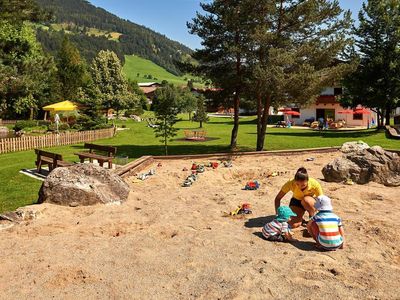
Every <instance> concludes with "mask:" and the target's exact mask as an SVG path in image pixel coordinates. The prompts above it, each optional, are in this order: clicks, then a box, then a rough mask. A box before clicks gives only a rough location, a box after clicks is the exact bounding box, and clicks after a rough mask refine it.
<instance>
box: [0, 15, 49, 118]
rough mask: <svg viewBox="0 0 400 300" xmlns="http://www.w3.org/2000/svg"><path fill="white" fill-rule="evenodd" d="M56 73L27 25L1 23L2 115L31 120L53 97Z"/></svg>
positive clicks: (0, 70)
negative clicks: (43, 103) (44, 103)
mask: <svg viewBox="0 0 400 300" xmlns="http://www.w3.org/2000/svg"><path fill="white" fill-rule="evenodd" d="M55 71H56V68H55V64H54V61H53V59H52V58H51V57H48V56H46V55H44V54H43V52H42V49H41V47H40V44H39V43H38V42H37V41H36V37H35V32H34V30H33V29H32V28H31V27H30V26H29V25H27V24H17V25H15V24H11V23H9V22H7V21H0V74H1V79H0V81H1V85H2V88H1V89H0V102H1V104H0V107H1V112H0V113H1V114H2V115H5V116H7V117H15V116H16V115H19V116H21V115H22V116H24V117H28V116H30V117H31V118H33V117H34V113H35V111H37V109H38V108H39V107H40V106H41V104H42V102H46V100H48V99H50V98H51V96H52V95H53V93H54V88H55V87H56V84H55V82H54V77H55Z"/></svg>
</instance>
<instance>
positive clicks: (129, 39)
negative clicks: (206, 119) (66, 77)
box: [36, 0, 192, 75]
mask: <svg viewBox="0 0 400 300" xmlns="http://www.w3.org/2000/svg"><path fill="white" fill-rule="evenodd" d="M36 1H37V2H38V3H39V5H40V6H41V7H42V8H44V9H47V10H50V11H52V12H53V15H54V17H55V20H53V21H52V22H51V23H58V24H68V25H69V27H70V28H69V30H68V33H67V34H69V35H70V39H71V40H72V41H73V42H75V44H76V45H77V46H78V48H79V49H80V50H81V52H82V53H83V55H84V56H85V57H86V58H87V59H89V60H91V59H92V58H93V56H94V55H95V53H96V52H97V51H98V50H101V49H110V50H113V51H115V52H116V53H117V55H118V56H119V57H120V58H121V59H123V58H124V55H131V54H136V55H139V56H141V57H144V58H146V59H149V60H151V61H152V62H154V63H155V64H157V65H159V66H161V67H163V68H165V69H166V70H168V71H169V72H171V73H173V74H176V75H181V74H180V71H179V69H178V68H177V61H181V60H182V57H186V56H187V55H188V54H191V52H192V51H191V49H189V48H188V47H186V46H184V45H182V44H180V43H178V42H175V41H172V40H170V39H168V38H167V37H166V36H164V35H161V34H159V33H156V32H154V31H152V30H150V29H148V28H146V27H144V26H140V25H137V24H135V23H133V22H130V21H127V20H123V19H121V18H119V17H117V16H115V15H113V14H111V13H109V12H107V11H106V10H104V9H102V8H98V7H95V6H94V5H92V4H90V3H89V2H88V1H85V0H36ZM45 25H50V24H45ZM93 29H97V30H99V31H102V32H106V33H110V35H111V34H112V33H117V34H118V35H119V36H118V39H114V40H113V39H110V38H109V37H107V36H96V35H95V34H90V31H93ZM63 34H66V31H64V30H62V31H57V30H53V29H52V27H50V29H48V30H43V29H41V28H39V29H38V38H39V40H40V41H41V42H42V44H43V45H44V47H45V49H46V50H48V51H51V52H52V51H53V52H54V51H56V49H55V48H57V43H59V40H60V38H61V36H62V35H63ZM92 45H93V46H92Z"/></svg>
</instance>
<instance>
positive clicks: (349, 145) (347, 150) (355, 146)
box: [340, 141, 369, 153]
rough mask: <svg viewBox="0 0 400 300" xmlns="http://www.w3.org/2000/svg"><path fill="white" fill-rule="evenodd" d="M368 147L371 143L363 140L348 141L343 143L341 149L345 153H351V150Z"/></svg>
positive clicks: (360, 149)
mask: <svg viewBox="0 0 400 300" xmlns="http://www.w3.org/2000/svg"><path fill="white" fill-rule="evenodd" d="M368 148H369V145H368V144H367V143H364V142H363V141H357V142H347V143H344V144H343V145H342V147H341V148H340V151H342V152H343V153H351V152H358V151H362V150H364V149H368Z"/></svg>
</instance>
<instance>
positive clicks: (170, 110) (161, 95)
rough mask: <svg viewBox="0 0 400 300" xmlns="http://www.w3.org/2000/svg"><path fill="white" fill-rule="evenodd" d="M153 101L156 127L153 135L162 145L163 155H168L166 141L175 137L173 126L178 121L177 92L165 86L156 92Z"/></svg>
mask: <svg viewBox="0 0 400 300" xmlns="http://www.w3.org/2000/svg"><path fill="white" fill-rule="evenodd" d="M155 97H156V98H155V100H154V113H155V116H156V119H157V121H156V127H154V133H155V136H156V137H161V138H162V139H161V140H160V141H161V142H162V143H164V149H165V155H168V140H170V139H171V138H172V137H174V136H176V131H177V130H178V129H176V128H175V127H174V124H175V123H176V122H177V121H178V119H177V115H178V113H179V92H178V91H177V89H176V88H175V87H174V86H172V85H167V86H165V87H163V88H160V89H158V90H157V91H156V96H155Z"/></svg>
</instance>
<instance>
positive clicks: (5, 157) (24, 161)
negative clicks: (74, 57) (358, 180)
mask: <svg viewBox="0 0 400 300" xmlns="http://www.w3.org/2000/svg"><path fill="white" fill-rule="evenodd" d="M180 117H181V118H183V120H182V121H180V122H178V123H177V125H176V127H177V128H179V131H178V136H177V137H176V138H174V140H173V141H172V142H170V146H169V148H168V151H169V153H170V154H197V153H215V152H226V151H228V150H229V147H228V145H229V141H230V133H231V130H232V121H231V120H230V119H223V118H211V119H210V122H209V123H207V124H205V126H204V129H205V130H206V131H207V135H208V136H209V137H213V138H214V139H213V140H210V141H207V142H199V143H195V142H186V141H183V140H180V139H181V138H182V137H183V130H184V129H193V128H198V123H193V122H189V121H187V118H188V116H187V115H181V116H180ZM240 122H241V124H240V129H239V137H238V143H239V150H242V151H251V150H254V148H255V143H256V134H255V132H256V125H255V121H254V117H246V118H243V119H241V120H240ZM123 124H125V125H126V127H127V128H129V130H125V131H120V132H118V134H117V135H116V136H115V137H114V138H111V139H105V140H99V141H96V143H99V144H105V145H113V146H116V147H118V153H117V156H122V157H125V156H128V157H129V159H130V160H133V159H136V158H138V157H141V156H143V155H162V154H163V153H164V148H163V146H162V143H161V142H160V141H159V140H158V139H156V138H155V137H154V133H153V130H152V129H151V128H148V127H146V122H141V123H135V122H133V121H131V120H128V121H126V122H123V121H119V122H118V125H123ZM354 140H363V141H365V142H366V143H368V144H370V145H380V146H382V147H384V148H387V149H399V148H400V147H399V146H400V141H398V140H390V139H387V138H386V137H385V133H384V132H382V131H376V130H373V129H372V130H360V131H355V132H345V131H327V132H323V133H319V132H318V131H312V130H308V129H304V130H303V129H299V130H298V129H286V128H268V130H267V136H266V141H265V142H266V143H265V145H266V147H265V148H266V150H281V149H298V148H314V147H327V146H340V145H342V144H343V143H344V142H347V141H354ZM80 149H82V144H79V145H71V146H64V147H54V148H51V149H50V151H52V152H57V153H60V154H63V156H64V159H65V160H69V161H77V157H76V156H75V155H74V152H77V151H78V150H80ZM34 161H35V155H34V152H33V151H24V152H16V153H9V154H1V155H0V212H2V211H8V210H13V209H16V208H17V207H20V206H24V205H28V204H32V203H35V202H36V200H37V193H38V191H39V187H40V184H41V183H40V182H39V181H37V180H35V179H31V178H29V177H27V176H25V175H22V174H20V173H19V171H20V170H21V169H23V168H33V167H34Z"/></svg>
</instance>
